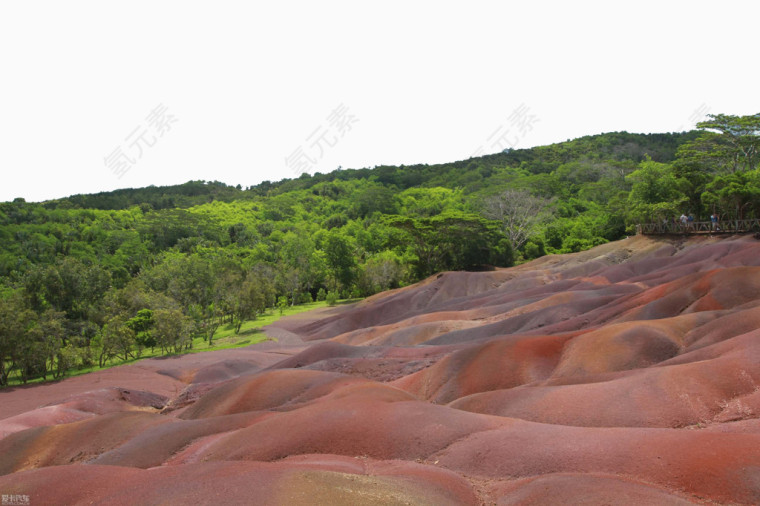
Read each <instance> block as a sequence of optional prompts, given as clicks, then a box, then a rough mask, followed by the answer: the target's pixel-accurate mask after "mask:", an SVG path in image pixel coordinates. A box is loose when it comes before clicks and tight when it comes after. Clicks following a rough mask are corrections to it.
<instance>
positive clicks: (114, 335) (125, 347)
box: [99, 315, 143, 367]
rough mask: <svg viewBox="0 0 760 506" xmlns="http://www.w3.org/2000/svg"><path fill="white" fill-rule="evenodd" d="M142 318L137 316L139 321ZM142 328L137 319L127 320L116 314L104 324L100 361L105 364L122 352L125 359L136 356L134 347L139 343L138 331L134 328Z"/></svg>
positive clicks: (101, 364)
mask: <svg viewBox="0 0 760 506" xmlns="http://www.w3.org/2000/svg"><path fill="white" fill-rule="evenodd" d="M139 320H142V318H137V321H139ZM138 327H139V328H142V327H143V326H142V325H140V324H136V321H135V319H132V320H129V321H125V319H124V317H123V316H120V315H119V316H115V317H113V318H111V319H110V320H109V321H108V323H106V324H105V325H104V326H103V329H102V331H101V346H102V349H101V352H100V358H99V363H100V366H101V367H103V365H104V364H105V363H106V362H107V361H108V360H110V359H112V358H114V357H115V356H117V355H119V354H121V356H122V357H124V360H125V361H126V360H128V359H129V357H133V358H134V354H133V353H134V349H135V345H136V344H137V339H136V331H135V330H134V328H138Z"/></svg>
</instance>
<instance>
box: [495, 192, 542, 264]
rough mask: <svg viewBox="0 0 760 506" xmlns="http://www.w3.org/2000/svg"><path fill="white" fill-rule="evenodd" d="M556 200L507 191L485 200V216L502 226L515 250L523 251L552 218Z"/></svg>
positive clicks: (528, 193) (527, 193)
mask: <svg viewBox="0 0 760 506" xmlns="http://www.w3.org/2000/svg"><path fill="white" fill-rule="evenodd" d="M552 205H553V200H550V199H545V198H541V197H536V196H534V195H532V194H531V193H530V192H529V191H527V190H517V189H508V190H504V191H503V192H501V193H499V194H497V195H493V196H491V197H488V198H486V199H485V200H484V201H483V215H484V216H485V217H486V218H488V219H491V220H496V221H498V222H500V223H501V226H502V230H503V232H504V235H506V237H507V239H509V242H510V243H511V244H512V248H513V249H515V250H517V249H520V248H521V247H522V246H523V245H524V244H525V243H526V242H527V241H528V239H530V238H531V237H533V236H534V235H535V234H536V233H537V232H538V230H539V228H540V226H541V225H542V224H543V223H545V222H546V221H547V220H548V219H549V218H550V217H551V208H552Z"/></svg>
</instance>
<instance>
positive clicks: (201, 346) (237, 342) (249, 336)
mask: <svg viewBox="0 0 760 506" xmlns="http://www.w3.org/2000/svg"><path fill="white" fill-rule="evenodd" d="M356 300H357V299H354V300H344V301H339V302H338V304H346V303H351V302H355V301H356ZM322 307H327V302H325V301H321V302H309V303H307V304H300V305H298V306H293V307H290V306H289V307H287V308H286V309H285V310H284V311H283V312H282V315H280V310H279V309H276V308H275V309H269V310H268V311H267V312H266V313H265V314H263V315H261V316H259V317H258V318H256V319H255V320H249V321H247V322H245V323H243V325H242V326H241V327H240V333H238V334H235V326H234V325H232V324H228V325H223V326H220V327H219V328H218V329H217V331H216V333H215V334H214V339H213V344H212V346H209V345H208V341H207V340H206V339H205V338H203V337H196V338H194V339H193V347H192V348H191V349H189V350H184V351H182V352H181V353H168V354H166V355H161V350H160V349H158V348H156V349H154V350H153V352H151V351H150V349H146V350H143V353H142V355H141V356H140V358H132V359H129V360H123V359H118V358H115V359H113V360H109V361H108V362H106V364H105V365H104V366H103V367H99V366H98V365H97V364H96V365H94V366H91V367H82V368H77V369H71V370H69V371H67V372H66V377H70V376H79V375H81V374H87V373H91V372H94V371H100V370H102V369H108V368H111V367H115V366H117V365H123V364H131V363H134V362H137V361H139V360H143V359H145V358H152V357H161V356H169V355H183V354H185V353H202V352H204V351H215V350H225V349H228V348H241V347H243V346H248V345H250V344H255V343H260V342H262V341H266V340H267V339H268V338H267V336H266V334H264V331H263V330H261V327H264V326H266V325H269V324H271V323H274V322H276V321H277V320H279V319H280V318H281V317H282V316H289V315H293V314H298V313H304V312H306V311H311V310H313V309H318V308H322ZM50 377H51V376H48V378H50ZM43 381H44V380H43V379H42V378H36V379H33V380H29V381H28V382H27V384H30V383H42V382H43ZM48 381H52V380H51V379H48ZM8 384H9V385H8V386H15V385H21V384H23V383H22V382H21V378H20V377H19V375H18V372H16V373H15V374H12V375H11V376H10V377H9V378H8Z"/></svg>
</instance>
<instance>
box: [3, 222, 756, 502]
mask: <svg viewBox="0 0 760 506" xmlns="http://www.w3.org/2000/svg"><path fill="white" fill-rule="evenodd" d="M268 333H269V335H270V336H272V337H274V338H277V342H268V343H262V344H258V345H254V346H251V347H248V348H244V349H238V350H226V351H221V352H213V353H206V354H201V355H187V356H182V357H175V358H168V359H163V360H158V359H153V360H145V361H142V362H140V363H138V364H135V365H130V366H124V367H118V368H114V369H111V370H108V371H103V372H99V373H95V374H90V375H88V376H82V377H78V378H72V379H68V380H65V381H62V382H59V383H56V384H49V385H42V386H33V387H27V388H16V389H9V390H5V391H2V392H0V436H2V438H1V439H0V493H2V494H22V495H28V496H29V497H30V501H31V503H32V504H154V503H162V504H215V505H218V504H378V505H380V504H382V505H385V504H435V505H441V504H559V503H564V504H573V503H583V504H691V503H698V504H701V503H706V504H714V503H721V504H724V503H725V504H734V503H738V504H757V503H760V241H757V240H755V239H753V238H752V237H733V238H725V237H722V238H709V237H700V238H693V239H689V240H685V239H666V238H660V239H652V238H646V237H634V238H630V239H626V240H624V241H619V242H616V243H613V244H607V245H604V246H600V247H598V248H595V249H593V250H590V251H587V252H583V253H578V254H573V255H564V256H554V257H545V258H542V259H539V260H538V261H535V262H532V263H529V264H525V265H522V266H519V267H515V268H511V269H503V270H497V271H493V272H470V273H467V272H452V273H443V274H439V275H437V276H434V277H432V278H430V279H428V280H425V281H424V282H422V283H419V284H417V285H414V286H410V287H407V288H404V289H400V290H396V291H392V292H387V293H384V294H380V295H377V296H375V297H372V298H370V299H367V300H365V301H363V302H362V303H360V304H356V305H352V306H345V307H341V308H336V309H331V310H325V311H322V312H320V313H317V314H311V315H306V316H303V315H302V316H299V317H297V318H290V319H285V320H282V321H281V322H279V323H278V324H276V325H275V326H272V327H270V328H269V330H268Z"/></svg>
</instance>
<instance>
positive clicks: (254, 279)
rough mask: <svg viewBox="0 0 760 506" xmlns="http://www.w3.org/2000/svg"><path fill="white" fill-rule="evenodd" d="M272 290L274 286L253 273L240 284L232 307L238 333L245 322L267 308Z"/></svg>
mask: <svg viewBox="0 0 760 506" xmlns="http://www.w3.org/2000/svg"><path fill="white" fill-rule="evenodd" d="M271 290H272V288H271V286H270V285H269V284H268V283H266V282H265V281H263V280H261V279H260V278H259V277H258V276H255V275H253V274H251V275H249V276H248V277H247V278H246V280H245V281H243V283H241V284H240V286H239V287H238V289H237V291H236V297H235V302H234V304H233V308H232V317H233V323H234V324H235V333H236V334H237V333H239V332H240V327H241V326H242V325H243V322H245V321H246V320H252V319H255V318H256V316H257V315H258V314H259V313H263V312H264V311H265V310H266V307H267V299H268V298H269V297H268V295H269V292H270V291H271Z"/></svg>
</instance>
